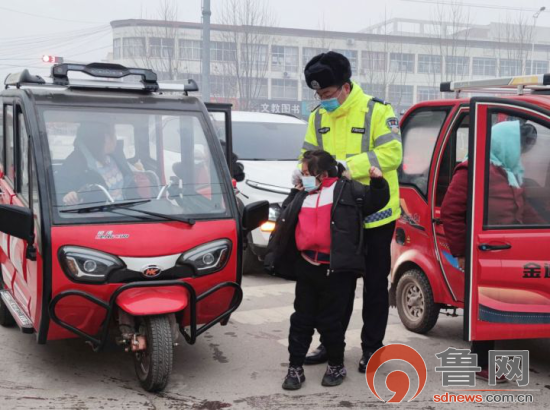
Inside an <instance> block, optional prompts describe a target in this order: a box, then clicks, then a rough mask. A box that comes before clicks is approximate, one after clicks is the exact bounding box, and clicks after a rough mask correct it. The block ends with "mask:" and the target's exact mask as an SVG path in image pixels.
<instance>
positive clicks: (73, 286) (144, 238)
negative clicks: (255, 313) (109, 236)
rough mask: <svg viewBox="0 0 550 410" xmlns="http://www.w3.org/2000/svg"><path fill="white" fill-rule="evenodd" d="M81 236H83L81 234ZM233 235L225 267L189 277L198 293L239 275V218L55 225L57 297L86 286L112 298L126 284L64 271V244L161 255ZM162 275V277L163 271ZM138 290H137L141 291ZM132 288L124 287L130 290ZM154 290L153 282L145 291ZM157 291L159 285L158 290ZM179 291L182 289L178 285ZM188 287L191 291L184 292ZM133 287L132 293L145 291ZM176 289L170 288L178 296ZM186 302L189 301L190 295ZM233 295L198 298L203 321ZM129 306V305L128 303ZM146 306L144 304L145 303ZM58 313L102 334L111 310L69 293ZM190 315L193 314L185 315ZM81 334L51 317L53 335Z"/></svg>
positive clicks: (54, 286)
mask: <svg viewBox="0 0 550 410" xmlns="http://www.w3.org/2000/svg"><path fill="white" fill-rule="evenodd" d="M99 231H113V233H114V234H122V233H123V234H126V235H129V236H128V238H126V239H113V240H105V239H97V238H96V237H97V234H98V232H99ZM77 238H78V239H77ZM222 238H225V239H229V240H230V241H231V242H232V244H233V247H232V251H231V256H230V258H229V261H228V263H227V265H226V266H225V268H224V269H222V270H221V271H219V272H217V273H214V274H211V275H206V276H203V277H197V278H190V279H185V281H186V282H188V283H190V284H191V285H192V286H193V288H194V289H195V291H196V293H197V296H199V295H200V294H201V293H203V292H205V291H207V290H208V289H210V288H212V287H214V286H215V285H217V284H219V283H221V282H226V281H228V282H236V281H237V226H236V222H235V220H218V221H208V222H200V221H199V222H197V223H196V224H195V225H193V226H189V225H185V224H182V223H179V222H166V223H147V224H140V223H132V224H117V225H78V226H56V227H53V228H52V253H53V258H52V260H53V263H52V271H53V272H52V298H54V297H55V296H56V295H58V294H59V293H61V292H63V291H67V290H80V291H84V292H86V293H89V294H90V295H92V296H95V297H97V298H99V299H102V300H104V301H106V302H108V301H109V298H110V296H111V294H112V293H113V292H114V291H115V290H116V289H117V288H118V287H120V286H121V285H122V284H118V283H117V284H104V285H93V284H82V283H75V282H73V281H71V280H70V279H69V278H68V277H67V276H66V275H65V273H64V272H63V270H62V268H61V266H60V264H59V260H58V258H57V253H58V251H59V249H60V248H61V247H62V246H66V245H74V246H83V247H87V248H91V249H97V250H100V251H103V252H108V253H110V254H113V255H117V256H121V257H139V258H145V257H157V256H166V255H175V254H181V253H183V252H185V251H187V250H189V249H192V248H194V247H195V246H198V245H201V244H205V243H208V242H211V241H215V240H217V239H222ZM157 279H162V273H161V275H160V276H159V277H157ZM136 291H137V289H136V290H134V292H136ZM127 292H128V291H125V292H123V293H122V295H125V294H126V293H127ZM151 292H153V290H152V289H151V288H147V289H144V290H143V295H144V294H145V293H151ZM154 292H155V293H156V294H157V295H158V292H159V290H158V289H156V290H155V291H154ZM173 292H180V291H176V290H174V291H173ZM184 293H185V292H184ZM139 294H140V293H137V292H136V293H130V294H129V295H130V296H131V295H134V296H135V295H139ZM122 295H121V296H122ZM175 295H176V293H170V294H169V295H166V296H170V298H171V299H172V300H175V299H176V297H175ZM177 295H180V296H181V301H180V303H181V304H182V305H183V304H184V303H185V300H186V299H185V300H184V296H183V294H181V293H177ZM130 296H123V297H122V301H126V303H128V302H129V300H130V299H131V297H130ZM232 297H233V290H231V289H221V290H220V291H219V292H217V293H216V294H215V295H212V296H209V297H208V298H207V299H206V300H207V301H208V302H207V303H201V302H199V303H198V304H197V323H198V324H201V323H206V322H208V321H210V320H212V319H214V318H216V317H217V316H218V315H220V314H221V313H222V312H224V311H225V310H227V308H228V306H229V305H230V302H231V298H232ZM127 306H128V305H127ZM142 308H143V307H139V309H142ZM56 312H57V315H58V317H59V318H60V319H61V320H63V321H65V322H68V323H69V324H71V325H72V326H75V327H77V328H78V329H80V330H83V331H85V332H87V333H88V334H96V333H97V332H98V330H99V328H100V326H101V324H102V321H103V319H104V318H105V310H104V309H103V308H101V307H99V306H97V305H95V304H93V303H91V302H88V301H86V300H84V299H82V298H77V297H75V296H69V297H66V298H64V299H63V300H62V301H60V302H59V304H58V305H57V308H56ZM185 321H187V319H185ZM72 337H76V336H75V335H74V334H72V333H70V332H69V331H67V330H65V329H63V328H61V327H59V326H58V325H56V324H55V323H53V322H52V323H51V325H50V329H49V333H48V340H56V339H65V338H72Z"/></svg>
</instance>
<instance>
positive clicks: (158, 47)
mask: <svg viewBox="0 0 550 410" xmlns="http://www.w3.org/2000/svg"><path fill="white" fill-rule="evenodd" d="M149 56H150V57H159V58H160V57H161V58H172V57H174V39H173V38H161V37H151V38H149Z"/></svg>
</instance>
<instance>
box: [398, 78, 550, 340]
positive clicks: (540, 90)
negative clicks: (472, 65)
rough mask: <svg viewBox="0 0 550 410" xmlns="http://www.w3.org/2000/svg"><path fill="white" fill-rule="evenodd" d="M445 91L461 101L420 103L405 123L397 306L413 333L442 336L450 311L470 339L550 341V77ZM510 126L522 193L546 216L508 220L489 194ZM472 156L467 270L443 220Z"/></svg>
mask: <svg viewBox="0 0 550 410" xmlns="http://www.w3.org/2000/svg"><path fill="white" fill-rule="evenodd" d="M441 91H442V92H454V93H456V98H455V99H447V100H439V101H429V102H422V103H419V104H417V105H415V106H413V107H412V108H411V109H410V110H409V111H408V112H407V113H406V114H405V116H404V117H403V119H402V123H401V126H402V138H403V154H404V155H403V164H402V167H401V169H400V172H399V178H400V186H401V207H402V211H403V212H402V217H401V218H400V219H399V220H398V221H397V226H396V232H395V237H394V240H393V244H392V273H391V278H392V287H391V291H390V298H391V301H392V303H393V304H394V305H396V306H397V309H398V312H399V316H400V318H401V321H402V323H403V324H404V325H405V327H407V328H408V329H409V330H411V331H413V332H418V333H425V332H428V331H429V330H430V329H432V327H433V326H434V325H435V324H436V322H437V319H438V317H439V314H440V311H441V310H442V309H443V310H447V311H448V313H450V314H454V313H455V311H456V309H457V308H463V309H464V338H465V340H498V339H520V338H547V337H550V258H549V254H548V249H550V75H548V74H547V75H536V76H520V77H511V78H500V79H491V80H476V81H467V82H453V83H443V84H442V85H441ZM460 94H463V96H461V95H460ZM487 95H491V96H487ZM466 97H468V98H466ZM502 121H515V122H517V123H518V126H519V127H521V130H522V133H521V147H522V149H521V151H522V154H521V164H522V165H521V167H522V169H523V171H522V173H523V178H522V179H523V181H522V185H521V187H520V189H517V190H515V191H513V192H514V194H515V195H521V196H522V198H521V200H522V201H524V203H525V207H529V209H530V210H531V211H533V212H534V213H535V214H536V216H537V217H536V219H531V220H528V219H527V218H523V220H522V218H521V217H518V218H517V220H515V222H514V223H510V222H502V220H499V218H496V217H495V216H498V213H499V212H500V211H501V210H500V209H499V207H498V206H494V205H490V204H491V203H498V201H495V202H491V201H492V199H491V196H490V195H489V186H490V185H491V183H492V177H491V174H490V172H489V169H490V168H489V164H490V163H492V162H493V161H494V160H493V158H492V155H491V152H492V148H491V147H492V143H493V139H494V137H493V134H492V130H493V127H495V125H498V124H499V123H500V122H502ZM524 129H525V130H527V131H529V132H528V133H525V135H524V133H523V130H524ZM518 146H519V142H518ZM466 157H467V158H468V164H469V166H468V173H469V182H468V212H467V219H466V220H467V223H466V226H467V233H466V238H467V246H466V263H465V269H464V270H462V269H461V267H460V265H459V263H458V261H457V259H456V258H454V257H453V255H452V254H451V251H450V248H449V244H448V243H447V240H446V237H445V231H444V228H443V225H442V223H441V219H440V214H441V204H442V202H443V199H444V197H445V194H446V193H447V189H448V187H449V184H450V182H451V179H452V177H453V171H454V169H455V167H456V165H458V164H459V163H460V162H462V161H463V160H464V159H465V158H466ZM509 189H510V190H511V188H509ZM510 192H511V193H512V191H510ZM497 199H498V198H497ZM516 199H517V198H516ZM518 203H519V202H518ZM449 311H450V312H449Z"/></svg>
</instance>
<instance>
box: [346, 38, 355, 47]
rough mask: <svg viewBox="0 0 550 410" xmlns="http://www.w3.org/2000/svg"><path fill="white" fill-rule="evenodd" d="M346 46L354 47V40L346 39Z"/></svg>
mask: <svg viewBox="0 0 550 410" xmlns="http://www.w3.org/2000/svg"><path fill="white" fill-rule="evenodd" d="M346 43H347V45H348V46H354V45H355V39H354V38H348V39H347V41H346Z"/></svg>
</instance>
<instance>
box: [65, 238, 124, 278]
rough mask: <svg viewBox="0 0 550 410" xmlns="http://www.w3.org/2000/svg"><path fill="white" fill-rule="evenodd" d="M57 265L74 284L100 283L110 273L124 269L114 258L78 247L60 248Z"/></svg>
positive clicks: (122, 263) (121, 263)
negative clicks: (58, 264) (59, 265)
mask: <svg viewBox="0 0 550 410" xmlns="http://www.w3.org/2000/svg"><path fill="white" fill-rule="evenodd" d="M59 263H60V264H61V268H62V269H63V271H64V272H65V274H66V275H67V276H68V277H69V278H70V279H73V280H74V281H76V282H93V283H102V282H105V280H106V279H107V278H108V276H109V274H110V273H111V272H113V271H115V270H117V269H123V268H124V267H125V265H124V262H122V261H121V260H120V259H119V258H117V257H116V256H113V255H110V254H108V253H105V252H101V251H96V250H94V249H89V248H81V247H78V246H64V247H62V248H61V249H60V250H59Z"/></svg>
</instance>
